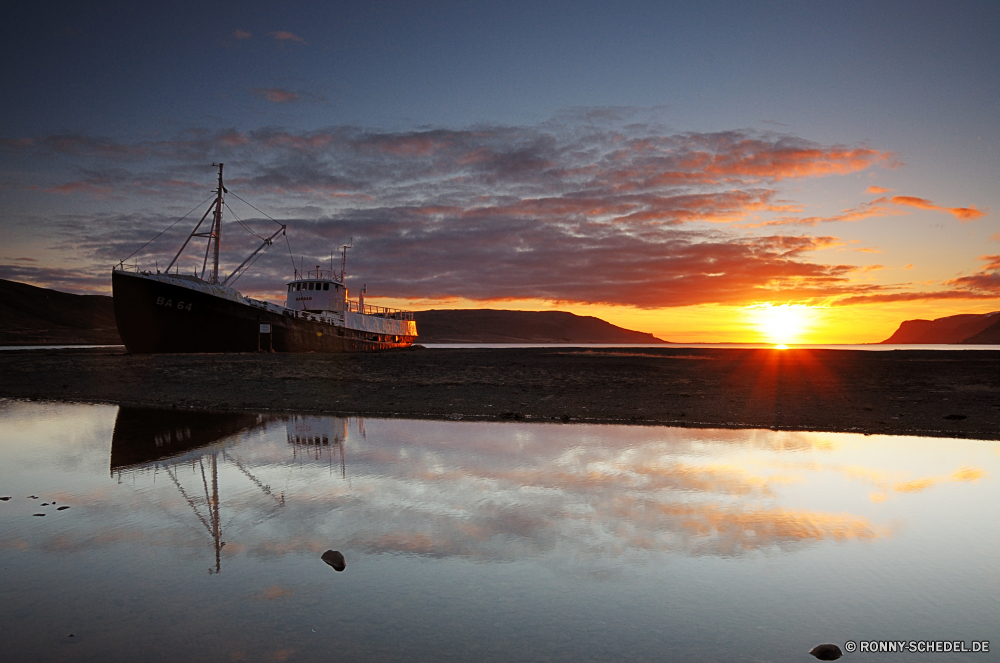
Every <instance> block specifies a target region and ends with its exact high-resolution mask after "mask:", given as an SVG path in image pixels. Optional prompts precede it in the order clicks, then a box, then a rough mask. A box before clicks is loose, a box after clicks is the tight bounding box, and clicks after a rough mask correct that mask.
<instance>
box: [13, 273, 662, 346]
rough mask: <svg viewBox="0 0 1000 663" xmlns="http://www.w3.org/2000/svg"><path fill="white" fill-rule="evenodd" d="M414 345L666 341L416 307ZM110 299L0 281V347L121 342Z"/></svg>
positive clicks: (542, 319) (488, 312) (536, 317)
mask: <svg viewBox="0 0 1000 663" xmlns="http://www.w3.org/2000/svg"><path fill="white" fill-rule="evenodd" d="M415 317H416V320H417V331H418V333H419V334H420V335H419V336H418V337H417V342H418V343H642V344H653V343H667V341H663V340H661V339H659V338H656V337H655V336H653V335H652V334H646V333H643V332H637V331H632V330H629V329H623V328H622V327H617V326H615V325H613V324H611V323H609V322H605V321H604V320H601V319H600V318H595V317H592V316H579V315H574V314H572V313H567V312H563V311H503V310H494V309H451V310H431V311H418V312H416V313H415ZM120 343H121V337H120V336H119V335H118V326H117V323H116V322H115V311H114V305H113V303H112V299H111V297H108V296H106V295H73V294H69V293H66V292H59V291H58V290H49V289H47V288H39V287H36V286H33V285H28V284H26V283H17V282H16V281H6V280H4V279H0V345H64V344H65V345H72V344H101V345H103V344H120Z"/></svg>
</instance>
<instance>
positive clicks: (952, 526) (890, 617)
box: [0, 401, 1000, 662]
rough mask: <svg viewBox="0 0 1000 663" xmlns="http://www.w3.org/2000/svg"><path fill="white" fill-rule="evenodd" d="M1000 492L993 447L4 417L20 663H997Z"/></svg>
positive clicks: (51, 411)
mask: <svg viewBox="0 0 1000 663" xmlns="http://www.w3.org/2000/svg"><path fill="white" fill-rule="evenodd" d="M998 475H1000V443H997V442H989V441H978V440H954V439H931V438H917V437H890V436H874V435H872V436H861V435H853V434H830V433H788V432H774V431H767V430H763V431H762V430H740V431H733V430H698V429H680V428H662V427H627V426H596V425H575V424H571V425H560V424H523V423H471V422H461V421H458V422H437V421H406V420H373V419H365V420H358V419H350V420H345V419H339V418H335V417H306V416H298V415H276V414H251V413H223V414H220V413H200V412H192V411H186V410H138V409H130V408H121V409H119V408H118V407H114V406H94V405H74V404H52V403H26V402H14V401H0V497H9V498H10V499H7V500H3V501H0V578H2V582H0V641H2V643H3V644H2V651H3V655H4V658H5V659H6V660H24V661H29V660H30V661H91V660H93V661H101V662H107V661H136V660H141V661H331V660H335V661H449V660H452V661H504V662H511V661H573V662H579V661H601V662H607V661H671V660H677V661H736V660H739V661H812V660H815V659H813V658H812V657H810V656H809V655H808V654H807V652H808V651H809V650H810V649H811V648H812V647H813V646H814V645H817V644H820V643H827V642H829V643H835V644H838V645H839V646H841V647H845V645H846V643H847V642H848V641H853V642H857V643H862V642H864V643H870V642H872V641H876V642H877V641H890V640H892V641H904V642H907V643H908V642H910V641H914V642H917V643H920V642H925V641H952V642H954V641H961V642H962V643H964V646H965V647H967V648H970V649H971V648H972V647H973V645H974V643H978V642H983V641H990V645H989V646H990V649H991V652H990V653H986V654H981V653H965V654H941V653H933V654H915V653H911V652H906V653H904V654H902V655H900V654H891V653H868V652H856V653H853V654H845V660H846V658H848V657H857V658H859V659H861V660H870V661H879V660H893V661H899V660H907V661H912V660H934V661H943V660H951V659H959V658H961V659H962V660H973V661H975V660H994V659H996V658H997V654H996V651H1000V642H997V640H998V638H997V630H998V625H1000V600H998V598H997V597H998V596H1000V563H998V562H1000V553H998V551H1000V518H998V517H997V505H998V504H1000V494H998V493H1000V491H998V487H997V477H998ZM64 507H69V508H64ZM35 514H44V515H35ZM327 551H336V552H338V553H340V554H341V555H342V556H343V559H342V561H343V563H344V564H343V565H341V567H340V568H343V570H342V571H338V570H336V569H335V566H336V564H334V563H333V561H335V560H336V557H335V556H331V555H326V556H325V558H324V553H326V552H327Z"/></svg>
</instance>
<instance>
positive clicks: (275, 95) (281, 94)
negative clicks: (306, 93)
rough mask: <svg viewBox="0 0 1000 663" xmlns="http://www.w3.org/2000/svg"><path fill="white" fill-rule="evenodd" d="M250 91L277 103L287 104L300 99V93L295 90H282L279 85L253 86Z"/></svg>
mask: <svg viewBox="0 0 1000 663" xmlns="http://www.w3.org/2000/svg"><path fill="white" fill-rule="evenodd" d="M250 91H251V92H253V93H254V94H256V95H258V96H260V97H263V98H264V99H267V100H268V101H271V102H274V103H276V104H285V103H288V102H290V101H298V100H299V99H300V97H299V95H298V94H296V93H295V92H290V91H288V90H282V89H281V88H278V87H268V88H253V89H251V90H250Z"/></svg>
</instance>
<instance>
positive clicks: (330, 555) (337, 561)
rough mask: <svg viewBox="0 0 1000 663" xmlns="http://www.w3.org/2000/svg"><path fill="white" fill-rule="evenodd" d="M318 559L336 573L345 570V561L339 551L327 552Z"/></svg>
mask: <svg viewBox="0 0 1000 663" xmlns="http://www.w3.org/2000/svg"><path fill="white" fill-rule="evenodd" d="M320 559H322V560H323V561H324V562H326V563H327V564H329V565H330V566H332V567H333V570H334V571H336V572H337V573H340V572H341V571H343V570H344V569H346V568H347V560H346V559H344V555H343V554H342V553H341V552H340V551H339V550H327V551H326V552H325V553H323V555H322V556H321V557H320Z"/></svg>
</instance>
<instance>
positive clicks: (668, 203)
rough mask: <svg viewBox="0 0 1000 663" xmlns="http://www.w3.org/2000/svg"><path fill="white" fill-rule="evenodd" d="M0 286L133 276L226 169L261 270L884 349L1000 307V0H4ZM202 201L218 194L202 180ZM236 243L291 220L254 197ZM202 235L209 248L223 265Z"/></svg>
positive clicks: (252, 276) (621, 321) (181, 227)
mask: <svg viewBox="0 0 1000 663" xmlns="http://www.w3.org/2000/svg"><path fill="white" fill-rule="evenodd" d="M0 19H2V20H0V33H2V40H0V64H2V66H0V82H2V85H3V90H4V93H3V95H4V102H3V103H2V104H0V212H2V215H0V239H2V243H0V278H5V279H11V280H15V281H22V282H26V283H32V284H35V285H40V286H45V287H52V288H56V289H59V290H64V291H69V292H78V293H104V294H110V288H111V279H110V272H111V266H112V265H113V264H116V263H117V262H118V261H119V260H121V259H123V258H125V257H126V256H128V255H129V254H130V253H132V252H133V251H134V250H135V249H137V248H138V247H139V246H141V245H142V244H143V243H144V242H145V241H147V240H148V239H150V238H152V237H153V236H154V235H156V233H158V232H160V231H161V230H163V229H164V228H166V227H167V226H169V225H170V224H171V223H173V222H175V221H177V220H178V218H180V217H181V216H183V215H184V214H186V213H188V212H189V211H192V210H194V213H193V214H192V215H191V216H189V217H187V218H186V219H185V220H183V221H181V222H180V223H179V224H178V225H176V226H175V227H174V228H173V230H172V231H170V232H168V233H166V234H165V235H163V236H162V237H161V238H160V239H159V240H158V241H157V242H155V243H154V244H152V245H150V246H149V247H147V248H146V249H144V250H143V251H141V252H140V253H139V254H138V255H137V256H135V257H134V258H132V259H131V260H130V262H131V261H134V260H136V259H138V260H139V264H140V265H141V266H148V267H153V266H154V265H159V266H161V267H162V266H163V265H164V264H165V263H166V262H168V261H169V259H170V257H172V254H173V252H174V251H176V249H177V247H178V246H179V245H180V243H181V241H183V238H184V236H185V235H186V233H187V232H189V231H190V228H191V227H192V226H193V224H194V223H195V222H196V221H197V220H198V218H200V216H201V214H202V213H203V212H204V209H205V208H206V207H207V205H208V201H207V199H208V198H209V196H211V190H212V188H213V186H214V182H215V177H216V175H215V169H213V168H212V167H211V164H212V163H213V162H219V161H222V162H225V164H226V166H225V172H226V178H227V187H228V188H229V189H230V191H231V192H232V193H233V194H235V195H236V196H239V197H240V198H242V199H244V200H246V201H249V202H250V203H252V204H253V205H254V206H255V207H256V208H258V209H259V210H262V211H263V212H265V213H266V214H267V215H270V216H271V217H274V218H275V219H278V220H280V221H281V222H282V223H287V224H288V227H289V230H288V242H289V243H288V245H286V244H285V243H284V242H281V243H280V244H276V245H275V246H274V247H273V248H272V249H271V250H270V251H269V252H268V253H267V254H266V256H265V257H264V258H263V259H261V260H260V261H258V262H257V263H256V264H255V265H254V268H253V270H252V271H251V272H250V273H248V274H247V275H246V276H244V277H243V278H241V279H240V280H239V281H238V282H237V284H236V287H238V288H240V289H241V290H242V291H243V292H245V293H246V294H253V295H256V296H261V297H264V298H267V299H269V300H271V301H275V302H279V303H280V302H281V301H282V300H283V298H284V296H283V292H284V285H283V284H284V283H285V282H286V281H287V280H288V279H289V278H290V277H291V272H292V262H291V261H292V258H291V257H290V255H289V250H290V252H291V254H292V256H294V260H295V261H296V263H298V262H299V261H300V260H301V261H302V263H303V264H304V265H306V266H309V267H310V268H312V267H313V266H314V265H316V264H324V265H328V264H329V260H330V253H331V251H336V250H337V249H338V247H339V246H340V245H342V244H345V243H347V242H348V241H349V240H350V239H351V238H353V240H354V248H353V249H352V250H351V252H350V253H349V255H348V260H349V262H348V272H349V277H348V286H349V287H350V288H351V290H352V296H353V295H355V294H356V293H357V291H358V289H360V287H361V286H362V285H363V284H367V287H368V293H369V294H368V296H367V301H368V302H369V303H376V304H382V305H387V306H399V307H403V308H411V309H427V308H516V309H537V310H550V309H558V310H568V311H573V312H575V313H578V314H581V315H596V316H598V317H601V318H603V319H605V320H608V321H610V322H612V323H614V324H617V325H621V326H624V327H628V328H631V329H638V330H641V331H647V332H652V333H654V334H656V335H657V336H660V337H661V338H664V339H667V340H672V341H681V342H702V341H704V342H712V341H720V342H721V341H725V342H729V341H736V342H776V343H777V342H802V343H863V342H877V341H880V340H883V339H884V338H886V337H888V336H889V335H890V334H891V333H892V332H893V331H894V330H895V328H896V327H897V326H898V324H899V323H900V322H901V321H902V320H904V319H911V318H936V317H941V316H945V315H952V314H955V313H985V312H989V311H994V310H1000V216H998V213H1000V187H998V183H1000V74H998V72H1000V40H998V39H997V35H998V34H1000V3H997V2H962V3H948V2H940V3H938V2H863V3H861V2H858V3H850V2H844V3H796V2H787V3H783V2H769V3H744V2H739V3H735V2H734V3H729V2H703V3H684V4H680V3H678V4H677V5H676V6H674V4H673V3H664V2H648V3H647V2H572V3H571V2H539V1H538V0H535V1H532V2H504V3H476V2H465V3H462V2H454V3H444V2H434V3H415V2H405V3H404V2H372V3H337V2H286V3H235V2H234V3H216V2H191V3H185V2H170V3H124V2H93V3H87V2H45V1H44V0H42V1H39V2H36V3H7V4H5V5H4V7H3V9H0ZM202 201H205V202H204V203H203V202H202ZM227 202H228V203H229V206H230V207H231V212H230V211H228V210H227V212H226V213H227V215H228V216H227V218H228V220H229V221H230V222H231V223H230V224H228V225H227V226H226V227H225V228H224V243H223V250H224V251H226V252H227V253H226V259H227V261H228V264H230V265H231V266H235V265H236V264H238V263H239V262H240V261H241V260H242V259H243V257H244V255H245V253H246V252H248V251H249V250H250V248H251V247H253V246H255V245H256V243H257V240H256V239H255V238H254V237H253V236H251V235H249V234H248V233H246V232H245V231H244V230H243V229H242V227H241V226H240V225H239V224H238V223H237V220H236V219H237V217H238V218H239V219H242V220H243V221H245V222H246V223H247V224H248V225H249V226H251V227H252V228H253V229H255V230H256V231H257V232H265V231H266V232H267V234H270V232H272V231H273V229H274V228H276V226H275V225H274V224H273V222H272V221H270V220H269V219H267V218H266V217H264V216H263V215H262V214H261V213H260V212H258V211H256V210H255V209H254V208H252V207H249V206H247V205H246V204H244V203H243V202H242V201H240V200H239V199H237V198H235V197H234V196H230V197H229V199H228V200H227ZM197 254H198V251H197V250H195V251H190V252H189V253H188V254H186V256H187V258H186V260H182V262H181V271H182V272H183V271H187V272H188V273H190V272H191V271H192V269H193V267H194V265H195V263H197V264H198V265H199V266H200V264H201V260H200V258H199V257H198V255H197Z"/></svg>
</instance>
